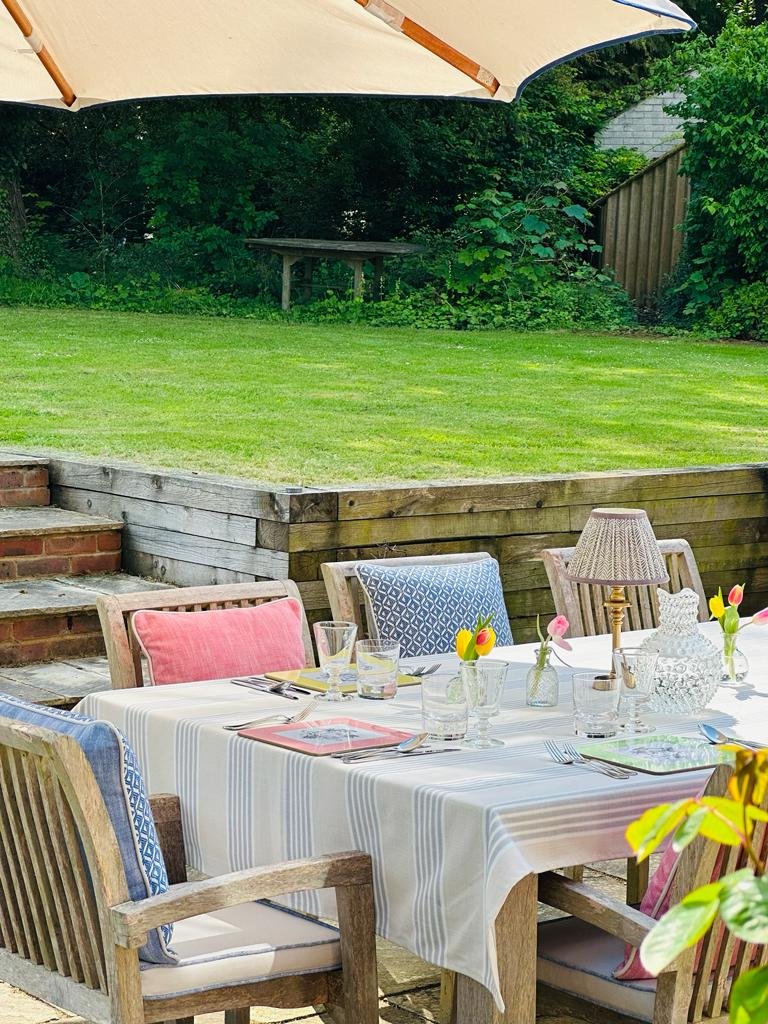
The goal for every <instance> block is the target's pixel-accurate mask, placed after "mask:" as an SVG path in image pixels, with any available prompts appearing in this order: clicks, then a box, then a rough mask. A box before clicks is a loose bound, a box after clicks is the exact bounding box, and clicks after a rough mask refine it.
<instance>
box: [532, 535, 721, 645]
mask: <svg viewBox="0 0 768 1024" xmlns="http://www.w3.org/2000/svg"><path fill="white" fill-rule="evenodd" d="M658 544H659V550H660V552H661V553H662V555H663V556H664V559H665V562H666V565H667V571H668V573H669V577H670V581H669V590H670V592H671V593H677V592H678V591H679V590H682V589H683V587H689V588H690V589H691V590H693V591H694V592H695V593H696V594H697V595H698V598H699V621H700V622H706V620H707V619H708V617H709V613H708V611H707V601H706V597H705V595H704V587H703V586H702V582H701V575H700V574H699V570H698V567H697V565H696V559H695V558H694V555H693V552H692V551H691V546H690V544H689V543H688V542H687V541H686V540H682V539H680V538H678V539H674V540H660V541H659V542H658ZM574 550H575V549H574V548H544V549H543V550H542V552H541V559H542V561H543V562H544V566H545V568H546V570H547V577H548V579H549V585H550V589H551V591H552V596H553V598H554V601H555V611H556V612H557V614H558V615H565V616H566V618H567V619H568V620H569V622H570V623H571V631H570V635H571V636H573V637H577V636H595V635H597V634H600V633H610V631H611V627H610V621H609V619H608V616H607V615H606V613H605V609H604V608H603V602H604V601H605V600H606V598H607V597H608V595H609V589H608V588H605V587H599V586H592V585H590V584H586V583H580V584H573V586H574V588H575V593H576V594H577V601H576V602H575V603H573V604H572V603H571V602H570V600H569V595H570V593H571V591H570V590H569V589H567V587H568V586H570V585H571V581H570V580H568V578H567V572H568V565H569V564H570V560H571V558H572V557H573V552H574ZM656 590H657V588H656V587H629V588H628V590H627V600H628V601H629V604H630V606H629V608H628V609H627V614H626V622H627V625H628V627H629V628H630V629H650V628H653V627H655V626H657V625H658V622H659V601H658V597H657V594H656ZM589 592H591V593H589Z"/></svg>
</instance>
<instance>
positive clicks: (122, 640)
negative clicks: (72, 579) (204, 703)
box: [96, 580, 315, 690]
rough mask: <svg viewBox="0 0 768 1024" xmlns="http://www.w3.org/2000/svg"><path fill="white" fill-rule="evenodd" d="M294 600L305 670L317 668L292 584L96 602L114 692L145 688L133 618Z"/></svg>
mask: <svg viewBox="0 0 768 1024" xmlns="http://www.w3.org/2000/svg"><path fill="white" fill-rule="evenodd" d="M281 597H293V598H295V599H296V600H297V601H298V602H299V604H300V605H301V610H302V611H301V614H302V635H303V639H304V653H305V656H306V666H307V667H308V668H312V667H314V665H315V654H314V650H313V648H312V635H311V633H310V631H309V624H308V623H307V616H306V612H305V611H304V604H303V602H302V600H301V594H300V593H299V588H298V587H297V586H296V584H295V583H294V582H293V580H267V581H266V582H263V583H231V584H222V585H220V586H212V587H179V588H177V589H171V590H151V591H141V592H139V593H132V594H110V595H103V596H101V597H99V598H97V601H96V607H97V609H98V613H99V620H100V622H101V628H102V631H103V633H104V643H105V645H106V648H107V659H108V660H109V674H110V676H111V679H112V688H113V689H115V690H119V689H128V688H131V687H134V686H143V685H144V679H143V673H142V661H141V647H140V646H139V642H138V639H137V637H136V633H135V632H134V629H133V615H134V613H135V612H137V611H144V610H146V609H151V610H153V611H168V612H200V611H213V610H215V609H217V608H252V607H254V606H256V605H260V604H265V603H266V602H267V601H276V600H278V599H279V598H281Z"/></svg>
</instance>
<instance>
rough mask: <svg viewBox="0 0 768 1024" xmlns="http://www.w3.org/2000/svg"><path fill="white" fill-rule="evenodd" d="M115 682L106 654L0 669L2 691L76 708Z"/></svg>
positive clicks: (0, 688)
mask: <svg viewBox="0 0 768 1024" xmlns="http://www.w3.org/2000/svg"><path fill="white" fill-rule="evenodd" d="M111 685H112V683H111V680H110V677H109V665H108V663H107V659H106V658H104V657H94V658H67V659H65V660H64V661H47V662H42V663H35V664H33V665H18V666H16V667H7V668H0V693H4V694H8V696H10V697H18V698H19V699H20V700H28V701H33V702H34V703H35V704H48V705H49V706H50V707H73V706H74V705H75V704H76V703H77V702H78V701H80V700H82V699H83V697H87V696H88V694H89V693H98V692H100V691H101V690H109V689H110V687H111Z"/></svg>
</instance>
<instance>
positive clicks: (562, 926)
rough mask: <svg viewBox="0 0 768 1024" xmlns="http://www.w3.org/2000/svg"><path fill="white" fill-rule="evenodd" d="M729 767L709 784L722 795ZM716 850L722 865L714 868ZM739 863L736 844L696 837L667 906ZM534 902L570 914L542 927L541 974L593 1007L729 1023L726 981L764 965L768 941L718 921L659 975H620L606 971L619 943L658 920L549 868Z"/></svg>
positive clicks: (618, 955) (759, 840)
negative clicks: (748, 939)
mask: <svg viewBox="0 0 768 1024" xmlns="http://www.w3.org/2000/svg"><path fill="white" fill-rule="evenodd" d="M730 771H731V769H730V768H729V767H728V766H726V765H722V766H720V767H719V768H718V769H716V771H715V773H714V774H713V776H712V779H711V780H710V783H709V785H708V786H707V794H708V795H709V796H722V795H723V794H724V793H725V791H726V785H727V781H728V777H729V774H730ZM767 839H768V832H767V831H766V827H765V823H763V822H760V823H758V824H757V826H756V828H755V844H756V847H757V849H758V850H761V849H762V851H763V852H762V854H761V856H765V852H766V846H768V842H767V841H766V840H767ZM718 856H721V863H720V864H719V866H718V867H717V870H716V864H717V859H718ZM743 866H744V856H743V854H742V851H741V850H740V849H739V848H738V847H718V846H717V845H716V844H715V843H712V842H708V841H707V840H704V839H702V838H700V837H699V838H697V839H696V840H694V842H693V843H691V844H690V846H688V847H686V849H684V850H683V852H682V853H681V854H680V860H679V863H678V866H677V871H676V873H675V875H674V878H673V880H672V885H671V890H670V906H674V905H675V904H677V903H679V902H680V900H681V899H682V898H683V896H685V895H686V894H687V893H688V892H690V891H691V890H692V889H694V888H697V887H698V886H700V885H704V884H706V883H708V882H710V881H713V880H714V879H715V878H719V877H721V876H722V875H724V874H727V873H729V872H731V871H735V870H737V869H738V868H740V867H743ZM539 900H540V901H541V902H542V903H546V904H548V905H549V906H551V907H555V908H556V909H557V910H562V911H565V912H566V913H567V914H572V915H573V916H572V917H571V918H570V919H566V920H559V921H551V922H547V923H545V924H542V925H540V926H539V953H538V976H539V980H540V981H541V982H543V983H544V984H545V985H547V986H549V987H550V988H556V989H558V990H560V991H565V992H568V993H570V994H571V995H575V996H577V997H578V998H581V999H586V1000H588V1001H589V1002H591V1003H592V1004H593V1009H594V1004H595V1003H598V1004H601V1005H603V1006H608V1007H609V1008H610V1009H612V1010H614V1011H616V1012H619V1013H622V1014H625V1015H626V1016H628V1017H632V1018H634V1019H637V1020H644V1021H652V1024H682V1022H684V1021H688V1022H691V1024H698V1022H700V1021H714V1022H717V1024H726V1022H727V1020H728V1012H727V1006H728V995H729V991H730V987H731V981H732V980H733V979H734V978H736V977H738V975H739V974H740V973H741V972H743V971H744V970H746V969H747V967H749V966H750V964H753V963H760V964H763V965H764V964H766V963H768V946H762V947H760V946H755V945H751V944H748V943H744V942H742V941H740V940H737V939H735V938H734V937H733V936H731V935H730V934H727V933H726V934H725V935H723V929H722V927H721V926H720V925H719V923H716V924H715V926H714V927H713V928H712V929H710V931H709V932H708V933H707V934H706V935H705V936H704V938H703V939H702V940H701V942H699V944H698V946H697V947H696V949H691V950H687V951H686V952H684V953H683V954H682V955H681V956H680V957H678V959H677V960H676V961H675V962H674V963H673V964H672V965H671V966H670V967H668V968H667V969H666V970H665V971H663V972H662V973H661V974H660V975H659V977H658V979H657V980H655V981H634V982H627V981H617V980H615V979H613V978H612V977H611V971H612V969H613V968H614V967H616V966H617V965H618V964H619V963H620V962H621V961H622V960H623V959H624V953H625V947H624V943H629V944H630V945H632V946H639V945H640V943H641V942H642V940H643V939H644V938H645V936H646V935H647V934H648V932H649V931H650V929H651V928H652V927H653V926H654V924H655V923H656V922H655V920H654V919H653V918H651V917H649V916H647V915H646V914H643V913H641V912H640V911H639V910H636V909H635V908H633V907H629V906H625V905H624V904H622V903H621V901H620V900H617V899H614V898H613V897H611V896H609V895H607V894H606V893H604V892H602V891H600V890H597V889H595V888H593V887H591V886H589V885H584V884H582V883H579V882H573V881H569V880H568V879H566V878H563V877H562V876H560V875H556V874H552V873H547V874H544V875H541V876H540V878H539ZM598 993H599V994H598ZM591 1019H594V1020H598V1019H599V1020H602V1019H604V1018H603V1017H598V1016H597V1015H595V1016H593V1017H592V1018H591Z"/></svg>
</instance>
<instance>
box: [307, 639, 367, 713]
mask: <svg viewBox="0 0 768 1024" xmlns="http://www.w3.org/2000/svg"><path fill="white" fill-rule="evenodd" d="M314 628H315V640H316V642H317V653H318V655H319V657H320V668H322V669H323V671H324V672H326V673H327V675H328V689H327V690H326V691H325V693H324V694H323V695H322V697H321V698H320V699H321V700H328V701H342V700H346V694H344V693H342V692H341V674H342V672H343V671H344V669H346V668H349V663H350V661H351V659H352V648H353V646H354V643H355V637H356V636H357V626H356V625H355V623H354V622H342V621H339V620H336V619H332V620H330V621H328V622H316V623H315V627H314Z"/></svg>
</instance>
